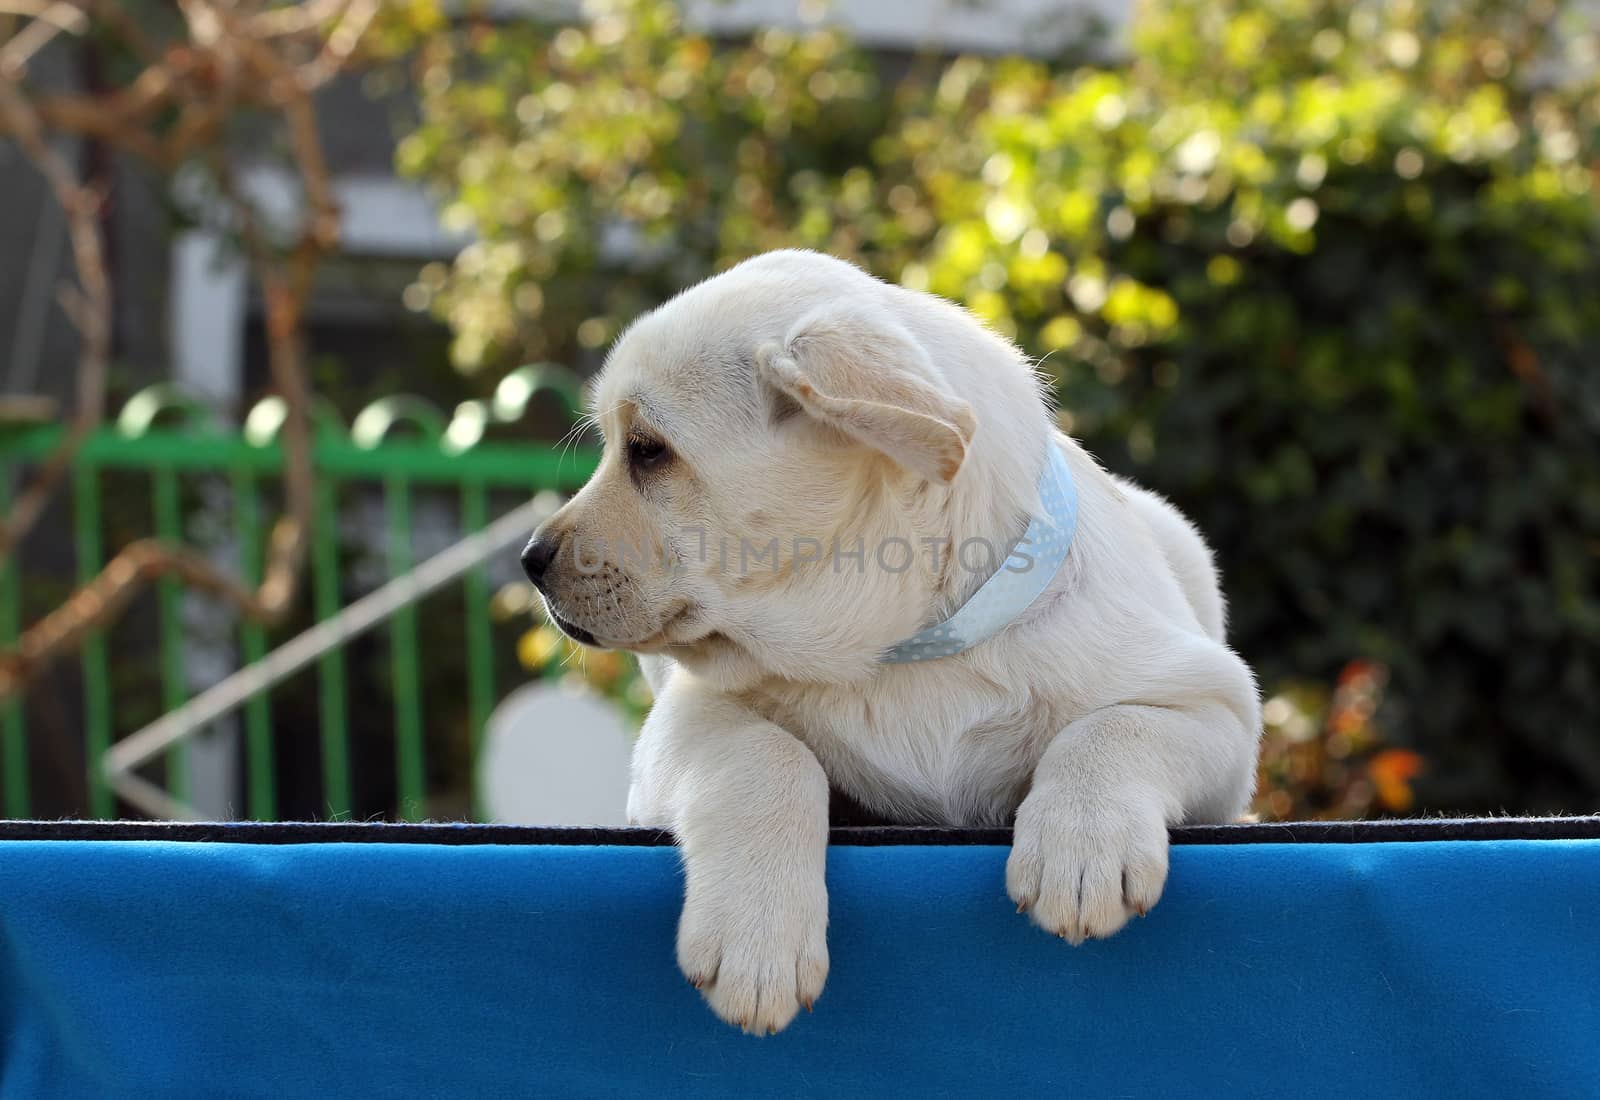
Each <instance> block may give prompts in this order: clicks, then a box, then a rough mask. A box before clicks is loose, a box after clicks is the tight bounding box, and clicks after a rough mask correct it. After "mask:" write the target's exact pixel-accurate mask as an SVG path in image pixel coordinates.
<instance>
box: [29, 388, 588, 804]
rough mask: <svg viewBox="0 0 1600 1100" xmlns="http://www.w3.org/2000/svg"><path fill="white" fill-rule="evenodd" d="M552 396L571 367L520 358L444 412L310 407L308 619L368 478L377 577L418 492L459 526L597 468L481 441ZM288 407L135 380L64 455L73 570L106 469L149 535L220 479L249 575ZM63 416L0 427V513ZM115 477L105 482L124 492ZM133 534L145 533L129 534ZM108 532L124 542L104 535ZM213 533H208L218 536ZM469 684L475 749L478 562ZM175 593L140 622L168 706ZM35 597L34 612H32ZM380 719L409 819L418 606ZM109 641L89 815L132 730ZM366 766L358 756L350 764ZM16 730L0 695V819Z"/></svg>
mask: <svg viewBox="0 0 1600 1100" xmlns="http://www.w3.org/2000/svg"><path fill="white" fill-rule="evenodd" d="M542 393H550V394H553V395H554V396H555V397H556V398H558V399H559V401H560V402H561V404H562V406H563V408H564V410H565V411H566V413H567V414H568V418H569V419H575V418H576V416H577V414H578V408H579V395H578V387H577V381H576V379H575V378H574V377H573V376H572V375H571V374H570V373H569V372H567V371H565V370H564V369H562V368H559V367H554V366H551V365H538V366H531V367H524V368H522V369H520V370H518V371H516V372H514V373H513V374H511V375H509V376H508V377H507V378H506V379H505V380H504V381H503V382H502V383H501V384H500V386H499V387H498V389H497V390H496V392H495V395H494V397H493V398H492V399H491V400H488V401H481V402H467V403H465V404H463V405H461V406H458V407H457V409H456V410H455V412H454V414H453V415H452V416H446V415H445V414H443V413H441V412H439V411H438V410H437V409H435V408H434V407H432V406H431V405H428V404H427V403H426V402H423V401H421V400H420V399H417V398H410V397H394V398H387V399H384V400H381V401H378V402H375V403H374V404H372V405H370V406H368V407H367V408H366V409H364V410H363V411H362V412H361V413H360V415H358V416H357V417H356V419H355V420H354V421H353V422H352V424H351V427H350V429H349V431H348V432H346V431H345V430H344V429H343V428H342V427H341V426H340V425H339V424H338V422H337V419H336V418H335V417H333V416H332V415H331V414H326V413H324V414H320V415H318V416H317V417H316V430H315V433H314V434H315V442H314V448H313V454H314V466H315V470H316V478H317V480H316V485H315V507H314V517H313V527H312V532H311V545H310V548H309V549H310V553H309V561H308V568H309V573H310V576H309V578H308V581H309V595H310V604H311V608H312V614H313V616H314V618H315V619H316V620H317V621H319V622H320V621H326V620H328V619H330V618H332V617H334V616H335V615H336V614H337V613H338V612H339V610H340V608H341V605H342V602H343V600H342V592H343V589H344V584H343V579H342V578H341V572H340V569H341V563H340V549H339V542H338V539H339V530H340V525H339V519H340V516H339V507H340V493H341V490H343V489H344V488H346V487H348V486H364V487H365V488H366V489H369V490H370V491H371V494H372V497H373V499H375V500H377V501H380V502H381V506H382V509H383V512H384V523H383V529H382V530H379V531H373V532H371V534H372V536H373V538H374V540H375V541H376V542H377V543H378V544H379V545H381V546H382V547H383V549H384V553H383V555H382V557H383V559H384V561H385V564H386V568H387V570H388V573H389V575H390V577H391V578H392V577H395V576H399V575H401V574H404V573H406V572H407V571H408V570H409V569H410V568H411V567H412V565H413V564H414V561H413V556H414V555H413V547H412V535H413V531H412V518H413V511H414V502H415V501H416V499H417V497H418V495H419V494H430V495H435V496H437V495H439V494H444V495H445V496H447V497H449V498H452V499H453V500H454V501H455V503H456V512H457V514H458V515H459V516H460V524H461V534H462V535H463V536H465V535H469V534H472V533H474V532H477V531H480V530H482V529H483V528H484V527H485V526H486V525H487V524H488V523H489V521H490V518H491V497H492V495H493V494H496V493H500V494H506V493H508V492H512V491H515V492H516V493H518V494H519V495H528V494H532V493H534V492H537V491H541V490H549V489H554V490H571V489H574V488H576V487H577V486H578V485H580V484H581V483H582V482H583V481H584V479H586V478H587V477H588V475H589V473H590V472H591V471H592V470H593V468H594V465H595V462H596V460H597V457H598V456H597V454H596V453H595V452H594V450H593V449H592V448H589V447H582V446H580V447H575V448H569V449H567V450H565V451H564V452H562V451H558V450H557V449H555V448H552V447H550V446H548V445H544V444H529V443H520V442H517V443H511V442H503V441H494V440H487V439H485V438H484V436H485V433H486V430H487V429H488V428H489V427H490V426H491V425H492V424H494V423H496V422H507V421H514V420H517V419H520V418H521V417H522V416H523V414H524V413H525V411H526V410H527V408H528V406H529V404H530V402H532V401H533V399H534V398H535V397H537V396H538V395H540V394H542ZM283 419H284V407H283V405H282V402H281V400H279V399H277V398H268V399H267V400H265V401H263V402H261V403H259V404H258V405H256V406H255V407H254V408H253V409H252V410H251V411H250V414H249V415H248V416H247V417H246V419H245V422H244V425H243V427H242V428H241V429H233V428H229V427H227V426H225V425H222V424H220V423H218V422H217V420H216V419H215V417H213V416H212V415H211V414H210V413H209V412H208V411H207V410H206V409H205V408H204V407H203V406H201V405H200V404H199V403H198V402H196V401H194V400H192V399H189V398H187V397H185V396H184V395H182V394H181V393H179V392H177V391H176V390H174V389H173V388H171V387H169V386H156V387H152V388H151V389H148V390H145V391H142V392H141V393H139V394H137V395H135V396H134V397H133V398H131V399H130V400H129V401H128V403H127V405H126V406H124V408H123V411H122V414H121V416H120V417H119V418H118V419H117V421H116V423H115V425H114V426H109V427H106V428H102V429H101V430H99V431H97V432H96V433H94V434H93V435H92V436H91V437H90V438H89V439H87V440H86V441H85V442H84V444H83V446H82V447H81V448H80V450H79V451H78V453H77V455H76V458H75V459H74V464H73V470H72V478H71V492H70V502H71V508H72V526H71V533H72V543H73V547H74V554H75V557H76V559H77V560H76V570H75V573H76V577H77V579H78V580H79V581H82V580H86V579H88V578H90V577H93V576H94V575H95V574H96V573H98V572H99V570H100V569H101V568H102V566H103V565H104V563H105V561H106V560H107V551H108V549H112V550H114V549H115V547H113V546H109V545H108V541H107V538H108V531H107V515H106V510H105V500H104V499H103V485H104V482H105V480H106V479H107V478H108V477H109V476H110V475H112V474H113V473H117V474H119V475H128V477H131V478H132V479H134V481H135V482H137V481H139V480H142V481H144V482H146V483H147V485H148V492H149V505H148V509H147V514H148V516H149V517H150V528H151V530H150V531H149V532H148V533H151V534H154V535H155V536H157V537H159V538H161V539H164V540H170V541H173V542H180V541H183V540H184V536H185V531H184V526H185V514H184V509H183V506H182V502H183V500H184V491H185V490H186V489H191V490H192V489H193V487H194V486H193V482H195V481H199V480H210V481H217V480H218V479H223V480H224V481H225V483H226V485H227V486H228V487H229V488H230V489H231V493H229V494H227V496H228V497H229V498H231V501H230V503H229V504H228V505H226V506H225V510H226V511H229V512H231V516H226V517H223V522H224V523H226V524H227V526H228V528H229V533H230V535H231V542H232V544H233V546H234V547H235V549H236V553H237V559H236V561H237V567H238V569H239V570H240V573H241V575H242V577H243V578H244V579H245V580H246V581H248V582H254V581H257V580H258V579H259V577H260V573H261V569H262V564H263V558H264V539H265V537H266V534H267V532H268V531H269V530H270V526H271V525H270V517H269V514H268V497H269V494H270V491H271V487H272V483H275V482H276V481H277V480H278V479H279V477H280V475H281V473H282V469H283V453H282V449H281V447H280V445H279V443H278V441H277V435H278V430H279V428H280V427H281V425H282V422H283ZM63 431H64V429H63V428H62V427H61V426H60V425H53V424H47V425H33V426H27V427H20V428H15V429H13V430H10V431H0V508H4V507H6V506H8V503H9V500H8V494H9V493H10V491H11V487H12V485H13V482H14V478H15V475H16V474H17V472H18V470H19V469H21V468H24V467H27V466H28V465H29V464H31V463H35V462H37V461H38V460H39V459H41V458H42V457H44V456H46V455H47V454H49V453H50V452H51V450H52V449H53V448H54V447H55V446H56V444H57V443H58V442H59V440H60V438H61V435H62V432H63ZM128 483H129V481H128V478H127V477H124V478H123V479H122V480H120V481H119V482H118V485H119V487H120V489H121V490H122V491H123V492H126V486H127V484H128ZM217 499H219V496H218V494H216V493H213V494H211V497H210V498H208V499H207V501H206V502H205V503H203V504H202V505H200V508H201V510H203V511H205V512H206V513H207V514H208V516H209V518H210V520H211V521H212V524H213V526H215V525H216V521H217V519H218V517H217V515H216V513H217V511H218V506H217V504H216V501H217ZM141 533H143V532H141ZM118 541H119V542H120V541H121V540H120V539H119V540H118ZM219 541H220V540H219ZM19 558H20V556H19V555H13V556H12V557H11V559H10V560H8V561H7V562H6V563H5V565H4V566H0V644H5V643H8V642H10V641H12V640H14V639H15V638H16V637H17V636H18V633H19V631H20V629H21V627H22V624H23V614H24V612H23V606H22V605H23V599H22V596H23V592H22V565H21V563H20V560H19ZM462 583H463V586H464V590H463V596H464V601H463V602H464V615H465V620H464V622H463V624H462V625H463V633H464V638H465V653H464V658H465V659H464V666H465V678H466V683H465V684H464V685H463V686H464V691H463V693H462V700H463V704H462V705H463V707H464V709H465V721H466V722H467V725H468V728H469V729H470V730H471V731H472V744H471V753H472V758H473V760H474V761H476V759H477V753H478V750H479V748H480V747H481V743H482V735H483V730H484V728H485V726H486V724H487V722H488V719H489V714H490V711H491V710H492V708H493V706H494V704H495V702H496V700H497V698H498V687H499V685H497V684H496V677H495V661H494V659H493V658H494V651H493V650H494V642H493V629H492V621H491V618H490V604H491V592H490V582H489V574H488V571H487V569H486V568H485V567H484V566H482V565H479V566H476V567H474V568H472V569H471V570H469V571H468V572H467V573H466V574H465V576H464V577H463V580H462ZM182 603H183V601H182V593H181V590H180V588H179V587H178V585H177V584H176V583H175V582H170V581H163V582H160V583H159V584H158V585H157V591H156V599H155V609H154V617H155V621H156V632H157V637H158V651H157V653H156V655H155V658H156V660H155V667H156V672H155V675H157V676H158V677H159V692H158V694H159V699H160V705H161V706H162V708H163V709H165V710H167V711H171V710H174V709H176V708H177V707H179V706H181V705H182V704H183V703H184V702H185V698H186V695H187V691H188V687H189V685H188V673H187V669H186V668H185V664H184V653H185V645H186V638H185V629H184V624H183V621H182ZM33 610H35V609H30V612H31V611H33ZM386 629H387V634H388V642H389V651H390V653H389V661H390V669H389V672H390V681H391V688H392V695H393V700H392V705H393V715H394V718H393V720H394V746H395V749H394V754H395V759H394V762H393V767H394V776H395V791H396V799H395V803H396V805H395V807H394V810H395V811H396V812H397V813H398V815H399V816H401V817H407V818H413V817H416V816H418V815H419V814H420V812H421V807H422V806H423V805H424V801H425V798H426V796H427V794H428V791H427V790H426V778H425V777H426V754H427V739H426V731H425V728H424V726H425V723H424V709H423V700H422V697H421V691H422V686H421V685H422V680H423V677H422V669H423V667H424V661H425V655H424V650H425V649H426V642H425V641H424V640H423V639H421V638H419V635H418V620H417V611H416V609H415V608H414V607H411V606H406V607H403V608H401V609H399V610H398V611H396V612H395V613H394V615H393V616H392V617H391V619H390V620H389V621H388V623H387V624H386ZM234 630H235V632H236V636H237V642H238V647H239V654H240V657H241V659H242V661H243V662H244V663H246V664H249V663H252V662H255V661H257V660H259V659H260V658H261V657H262V656H263V655H265V654H266V652H267V649H268V638H267V634H266V632H265V631H264V630H263V629H262V627H261V626H260V625H259V624H256V623H253V622H250V621H248V620H241V621H239V622H237V623H236V624H235V626H234ZM113 656H114V655H113V653H112V652H111V651H110V648H109V646H108V640H107V638H106V637H105V636H104V635H103V634H96V635H93V636H91V637H90V638H88V639H87V640H86V642H85V644H84V645H83V646H82V648H81V650H80V651H79V653H78V654H77V657H76V659H77V661H78V662H79V665H80V668H81V673H82V677H81V678H82V685H83V686H82V691H83V698H82V701H81V709H82V726H83V735H82V736H83V757H84V762H85V777H84V778H85V784H86V798H85V805H86V807H87V810H88V812H89V813H90V814H91V815H92V816H95V817H102V818H103V817H111V816H114V814H115V812H116V800H115V798H114V795H113V792H112V790H111V788H110V786H109V785H108V783H107V780H106V776H105V772H104V770H103V767H102V762H103V761H104V759H105V757H106V752H107V750H108V749H109V748H110V747H111V745H112V743H113V741H114V740H115V738H116V737H117V736H119V735H121V734H126V733H127V732H129V731H128V730H127V729H126V728H123V727H124V725H125V723H123V722H119V716H118V715H117V713H116V708H115V701H114V700H115V693H114V680H113ZM347 671H348V670H347V662H346V660H345V653H344V652H343V650H342V649H339V648H335V649H333V650H331V651H329V652H328V653H326V654H324V655H323V656H322V657H320V658H319V659H318V662H317V669H316V676H317V679H318V683H317V691H316V708H317V713H318V722H319V734H320V737H319V740H320V746H319V748H320V751H319V757H320V759H319V761H318V764H319V766H320V770H321V777H320V778H321V787H322V792H323V799H324V803H325V812H327V813H328V814H330V815H332V816H343V815H345V814H348V813H349V812H350V811H351V809H352V806H353V801H352V785H353V778H354V776H353V768H354V767H356V762H354V761H353V760H352V753H351V742H350V713H349V708H350V705H351V685H350V682H349V680H348V676H347ZM271 707H272V700H271V698H270V696H269V695H268V694H267V693H261V694H258V695H256V696H254V697H253V698H251V699H249V700H248V701H247V702H246V703H245V705H244V707H243V714H242V728H243V737H244V746H243V758H244V774H245V776H246V778H247V789H246V791H245V809H246V811H247V815H248V816H249V817H251V818H255V819H258V820H273V819H275V818H276V816H277V814H278V811H279V800H278V784H279V776H278V774H277V768H276V767H275V765H274V760H275V751H274V750H275V746H274V730H273V723H272V714H271ZM187 751H188V746H187V745H186V744H180V745H178V746H176V747H175V748H173V749H172V750H170V753H169V758H168V766H167V768H166V781H167V784H168V789H169V791H170V792H171V793H172V794H173V796H174V797H176V798H178V799H179V800H180V801H187V800H188V797H189V794H190V792H188V791H186V790H185V789H184V783H185V782H186V777H187V775H188V774H189V769H188V767H187V765H186V761H185V759H184V754H185V753H186V752H187ZM360 764H361V765H362V766H371V765H372V762H371V761H361V762H360ZM29 768H30V761H29V730H28V721H27V707H26V705H25V702H24V700H22V699H16V698H13V699H10V700H7V701H6V702H5V703H4V704H3V705H0V773H3V776H4V782H3V788H0V789H3V797H4V805H3V810H4V815H3V816H6V817H26V816H29V815H30V813H32V812H34V811H35V810H36V806H35V805H34V799H33V798H32V797H31V795H32V792H31V791H30V784H29V779H28V777H29V774H30V773H29Z"/></svg>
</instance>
